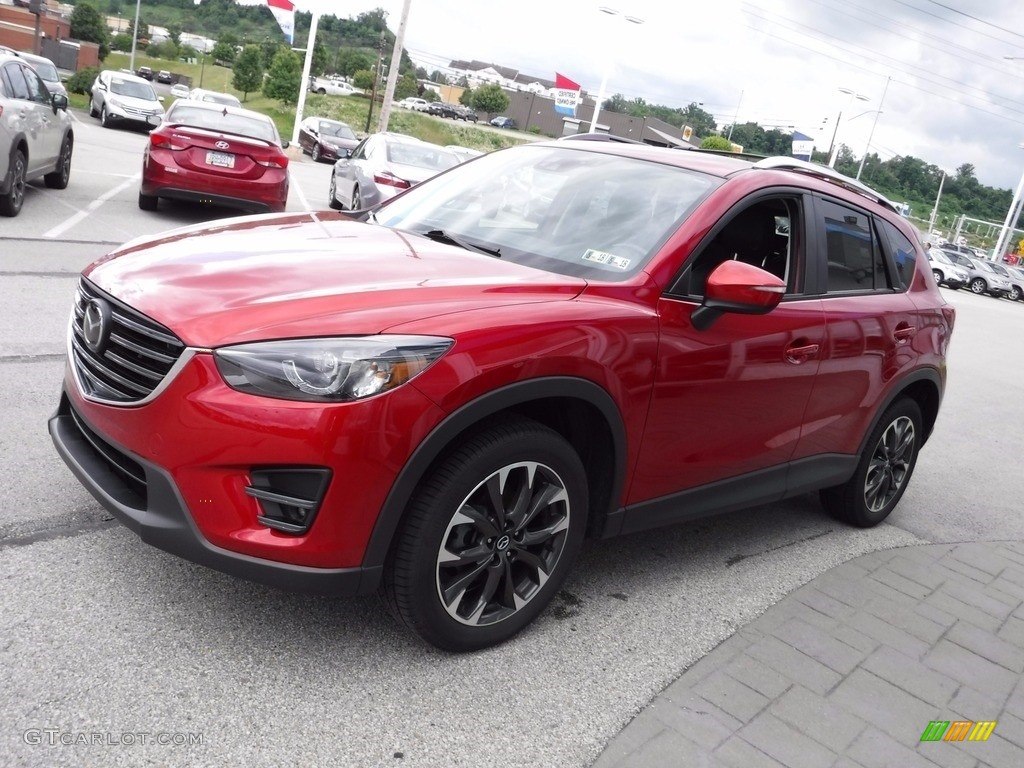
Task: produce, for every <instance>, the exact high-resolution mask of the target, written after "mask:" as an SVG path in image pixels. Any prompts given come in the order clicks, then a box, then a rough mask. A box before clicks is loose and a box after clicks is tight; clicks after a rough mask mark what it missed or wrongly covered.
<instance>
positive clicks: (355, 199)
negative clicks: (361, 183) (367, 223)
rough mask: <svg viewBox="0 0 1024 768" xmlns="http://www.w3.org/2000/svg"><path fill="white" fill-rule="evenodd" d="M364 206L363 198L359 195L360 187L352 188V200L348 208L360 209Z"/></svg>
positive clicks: (352, 209)
mask: <svg viewBox="0 0 1024 768" xmlns="http://www.w3.org/2000/svg"><path fill="white" fill-rule="evenodd" d="M362 207H363V200H362V198H361V197H359V187H353V188H352V201H351V203H350V204H349V207H348V209H349V210H350V211H358V210H361V209H362Z"/></svg>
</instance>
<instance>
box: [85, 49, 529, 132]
mask: <svg viewBox="0 0 1024 768" xmlns="http://www.w3.org/2000/svg"><path fill="white" fill-rule="evenodd" d="M130 60H131V57H130V56H129V55H128V54H126V53H111V54H110V55H109V56H107V59H106V61H104V62H103V65H104V67H105V68H106V69H127V68H128V65H129V63H130ZM142 65H145V66H148V67H150V68H152V70H153V71H154V72H159V71H160V70H161V69H166V70H169V71H171V72H173V73H175V74H178V75H184V76H187V77H191V78H192V86H193V87H197V88H198V87H199V86H200V82H201V83H202V87H203V88H208V89H209V90H212V91H224V92H227V93H233V94H235V95H236V96H238V98H240V99H241V98H242V96H243V94H242V93H241V91H237V90H235V89H234V88H232V87H231V75H232V73H231V70H230V69H228V68H227V67H218V66H216V65H213V64H206V66H205V67H204V66H202V65H201V64H186V63H185V62H183V61H167V60H165V59H154V58H151V57H149V56H146V55H144V54H138V53H136V55H135V67H136V69H137V68H138V67H140V66H142ZM169 103H170V102H168V104H169ZM86 104H87V97H85V96H80V95H73V99H72V105H73V106H75V107H78V108H85V107H86ZM244 106H245V107H247V108H248V109H253V110H256V111H257V112H262V113H264V114H265V115H269V116H270V118H271V119H272V120H273V121H274V122H275V123H276V124H277V130H278V131H279V132H280V133H281V136H282V138H285V139H291V136H292V129H293V126H294V124H295V107H294V106H292V105H287V104H283V103H282V102H280V101H278V100H277V99H268V98H267V97H266V96H264V95H263V94H261V93H250V94H248V97H247V98H246V101H245V103H244ZM369 108H370V100H369V99H368V98H366V97H365V96H319V95H317V94H313V93H310V94H307V95H306V106H305V109H304V116H305V117H310V116H316V117H329V118H332V119H334V120H341V121H343V122H346V123H348V124H349V125H350V126H351V127H352V130H354V131H355V132H356V133H357V134H359V135H363V134H364V133H365V132H366V130H365V129H366V118H367V112H368V111H369ZM379 113H380V105H379V104H378V105H376V106H375V107H374V110H373V118H372V121H371V124H370V128H371V132H372V131H375V130H376V129H377V117H378V115H379ZM388 130H389V131H395V132H398V133H406V134H409V135H410V136H416V137H417V138H419V139H422V140H423V141H429V142H431V143H433V144H441V145H445V144H458V145H460V146H463V147H470V148H472V149H479V150H482V151H484V152H488V151H491V150H495V149H501V148H502V147H509V146H512V145H514V144H522V143H523V142H525V141H531V140H534V138H535V137H529V138H527V137H526V136H525V135H523V134H517V133H515V132H505V131H503V132H501V133H499V132H497V131H493V130H488V129H487V128H478V127H477V126H475V125H473V124H472V123H463V122H460V121H454V120H442V119H441V118H436V117H431V116H429V115H424V114H421V113H419V112H410V111H408V110H405V109H392V111H391V117H390V119H389V121H388Z"/></svg>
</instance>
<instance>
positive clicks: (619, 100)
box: [601, 93, 629, 115]
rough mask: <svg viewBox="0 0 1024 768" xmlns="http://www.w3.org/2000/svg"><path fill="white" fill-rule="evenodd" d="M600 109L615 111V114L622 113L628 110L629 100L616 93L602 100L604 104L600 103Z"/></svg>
mask: <svg viewBox="0 0 1024 768" xmlns="http://www.w3.org/2000/svg"><path fill="white" fill-rule="evenodd" d="M601 110H602V111H604V112H615V113H617V114H620V115H624V114H626V113H627V112H629V101H628V100H627V99H626V97H625V96H623V95H622V94H621V93H616V94H615V95H614V96H612V97H611V98H608V99H605V100H604V104H602V105H601Z"/></svg>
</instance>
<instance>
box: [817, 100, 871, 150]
mask: <svg viewBox="0 0 1024 768" xmlns="http://www.w3.org/2000/svg"><path fill="white" fill-rule="evenodd" d="M839 92H840V93H845V94H847V95H849V97H850V100H849V101H848V102H847V105H846V106H849V105H850V104H853V102H854V99H856V100H857V101H871V97H869V96H865V95H864V94H862V93H857V92H856V91H854V90H852V89H850V88H840V89H839ZM843 109H846V107H845V106H844V107H843ZM842 119H843V110H842V109H840V110H839V116H838V117H836V127H835V128H834V129H832V143H831V144H830V145H829V147H828V166H829V168H835V167H836V157H838V156H839V147H837V146H836V134H838V133H839V123H840V122H841V121H842Z"/></svg>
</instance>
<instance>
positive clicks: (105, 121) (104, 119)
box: [100, 104, 113, 128]
mask: <svg viewBox="0 0 1024 768" xmlns="http://www.w3.org/2000/svg"><path fill="white" fill-rule="evenodd" d="M100 125H102V126H103V127H104V128H112V127H113V126H112V125H111V124H110V116H109V115H108V114H107V105H106V104H104V105H103V106H102V107H100Z"/></svg>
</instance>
